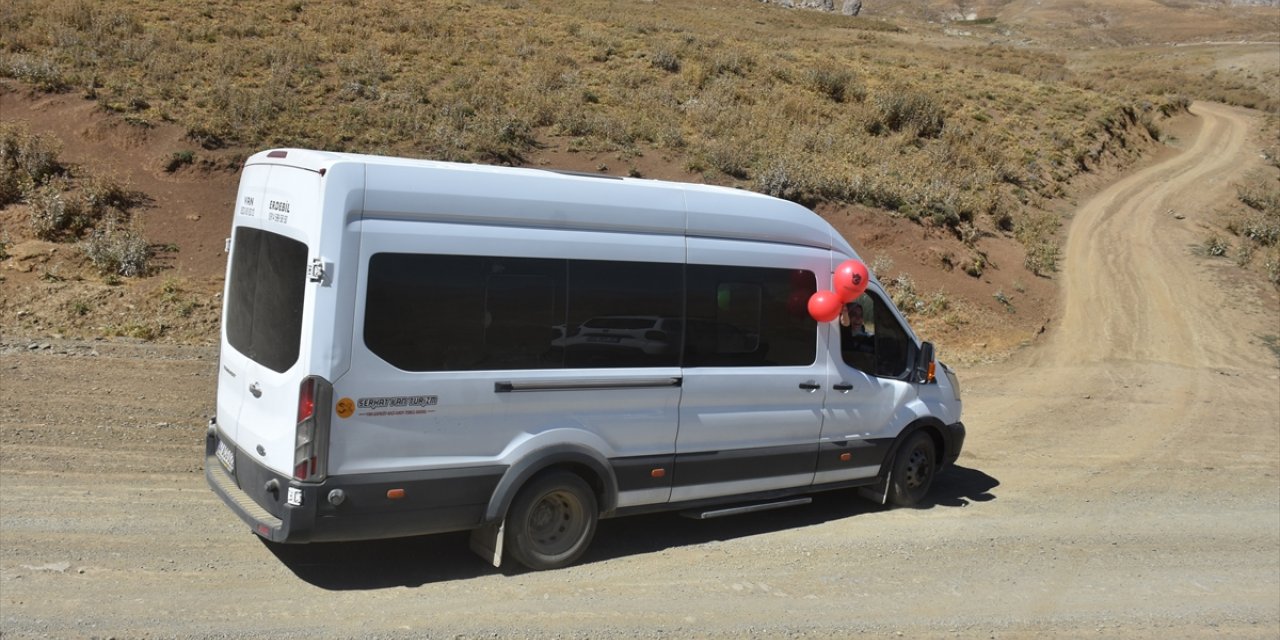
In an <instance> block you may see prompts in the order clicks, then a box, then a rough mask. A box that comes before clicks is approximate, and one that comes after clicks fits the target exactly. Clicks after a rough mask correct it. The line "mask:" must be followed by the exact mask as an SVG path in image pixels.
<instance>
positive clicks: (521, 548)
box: [506, 471, 597, 571]
mask: <svg viewBox="0 0 1280 640" xmlns="http://www.w3.org/2000/svg"><path fill="white" fill-rule="evenodd" d="M596 519H597V508H596V496H595V493H593V492H592V491H591V487H589V486H587V483H586V482H585V481H583V479H582V478H580V477H578V476H577V475H576V474H573V473H570V472H568V471H552V472H550V473H547V474H544V475H541V476H539V477H537V478H535V479H534V480H533V481H532V482H530V483H529V484H528V485H527V486H525V487H524V488H523V489H521V490H520V493H519V494H517V495H516V499H515V501H514V502H512V503H511V510H510V511H509V512H508V513H507V531H506V545H507V549H508V550H509V551H510V553H511V557H512V558H513V559H514V560H515V561H516V562H519V563H520V564H522V565H524V566H526V567H528V568H530V569H533V570H535V571H537V570H542V569H557V568H559V567H564V566H567V565H570V564H572V563H573V562H574V561H575V560H577V559H578V558H579V557H581V556H582V554H583V552H585V551H586V550H587V545H589V544H591V538H592V537H593V536H595V533H596Z"/></svg>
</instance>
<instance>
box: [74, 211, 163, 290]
mask: <svg viewBox="0 0 1280 640" xmlns="http://www.w3.org/2000/svg"><path fill="white" fill-rule="evenodd" d="M80 247H81V249H82V250H83V251H84V254H85V256H87V257H88V258H89V262H91V263H92V264H93V266H94V268H96V269H97V270H98V272H99V273H101V274H102V275H104V276H110V275H120V276H125V277H127V278H133V277H139V276H144V275H147V273H148V267H149V263H150V261H151V256H152V251H151V245H150V244H149V243H148V242H147V240H146V238H144V237H143V235H142V232H141V231H140V230H139V229H138V228H137V227H136V226H124V225H123V224H122V223H121V222H118V221H115V220H112V221H108V222H107V224H105V225H104V226H103V227H102V228H101V229H95V230H94V231H93V233H92V234H90V235H89V237H88V238H86V239H85V240H84V241H83V242H81V243H80Z"/></svg>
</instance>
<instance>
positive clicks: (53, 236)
mask: <svg viewBox="0 0 1280 640" xmlns="http://www.w3.org/2000/svg"><path fill="white" fill-rule="evenodd" d="M70 187H71V185H70V182H69V181H68V180H67V179H65V178H61V177H59V178H55V179H53V180H50V181H48V182H46V183H44V184H41V185H39V186H35V187H32V188H31V189H30V190H28V192H27V193H26V195H25V197H24V199H25V200H26V201H27V203H28V204H29V205H31V211H30V216H29V218H28V220H29V221H30V224H31V231H32V233H34V234H35V236H36V237H37V238H40V239H41V240H60V239H62V238H63V237H65V236H72V237H74V236H76V235H78V234H79V233H80V232H81V231H84V229H85V228H87V227H88V226H89V218H88V217H87V216H86V215H85V209H84V202H83V201H82V200H81V199H80V198H79V197H78V196H77V195H76V194H75V193H73V192H71V191H70Z"/></svg>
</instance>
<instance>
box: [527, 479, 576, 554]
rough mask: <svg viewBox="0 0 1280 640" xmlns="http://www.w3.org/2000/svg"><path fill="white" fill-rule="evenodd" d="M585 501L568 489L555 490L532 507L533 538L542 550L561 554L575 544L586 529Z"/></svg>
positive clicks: (531, 535) (531, 532)
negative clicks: (583, 503)
mask: <svg viewBox="0 0 1280 640" xmlns="http://www.w3.org/2000/svg"><path fill="white" fill-rule="evenodd" d="M586 527H587V519H586V517H585V512H584V510H583V507H582V501H580V500H579V499H578V497H577V496H575V495H573V494H572V493H570V492H568V491H552V492H550V493H548V494H546V495H544V496H542V497H541V498H540V499H538V502H537V504H535V505H533V509H530V511H529V527H528V529H529V539H530V541H531V542H533V546H534V547H535V548H536V549H537V550H538V552H539V553H542V554H545V555H558V554H561V553H564V552H566V551H568V550H570V549H572V548H573V546H574V545H575V544H577V542H578V540H580V539H582V533H583V531H584V530H586Z"/></svg>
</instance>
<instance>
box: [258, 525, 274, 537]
mask: <svg viewBox="0 0 1280 640" xmlns="http://www.w3.org/2000/svg"><path fill="white" fill-rule="evenodd" d="M258 535H261V536H264V537H268V536H270V535H271V527H268V526H267V525H265V524H260V525H258Z"/></svg>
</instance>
